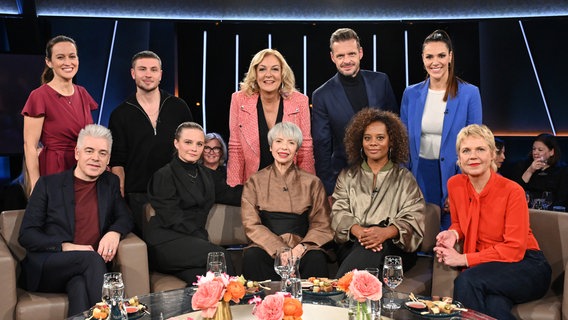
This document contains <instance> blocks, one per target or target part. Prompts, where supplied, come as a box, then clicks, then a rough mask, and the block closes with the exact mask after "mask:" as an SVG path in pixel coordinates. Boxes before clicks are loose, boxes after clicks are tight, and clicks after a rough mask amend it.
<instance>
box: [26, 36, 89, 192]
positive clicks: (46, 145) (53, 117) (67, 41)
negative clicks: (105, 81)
mask: <svg viewBox="0 0 568 320" xmlns="http://www.w3.org/2000/svg"><path fill="white" fill-rule="evenodd" d="M45 54H46V55H45V69H44V71H43V74H42V76H41V82H42V85H41V86H40V87H39V88H37V89H35V90H34V91H32V93H31V94H30V96H29V97H28V101H27V102H26V105H25V106H24V109H23V110H22V115H23V116H24V155H25V159H26V167H27V170H28V174H29V178H30V183H31V190H33V188H34V186H35V184H36V182H37V180H38V179H39V177H40V175H41V176H44V175H49V174H54V173H59V172H62V171H65V170H67V169H70V168H72V167H73V166H74V165H75V164H76V160H75V152H74V151H75V145H76V141H77V136H78V134H79V131H80V130H81V129H82V128H84V127H85V126H86V125H88V124H92V123H93V118H92V116H91V110H95V109H97V107H98V105H97V103H96V102H95V100H93V98H92V97H91V96H90V95H89V93H88V92H87V90H85V88H83V87H81V86H78V85H75V84H73V78H74V77H75V75H76V74H77V70H78V69H79V56H78V55H77V45H76V44H75V41H74V40H73V39H71V38H69V37H66V36H57V37H55V38H53V39H51V40H49V41H48V42H47V45H46V48H45ZM40 141H41V143H42V144H43V150H42V152H41V153H40V154H39V156H38V152H37V147H38V144H39V142H40Z"/></svg>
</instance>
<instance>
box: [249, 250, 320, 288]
mask: <svg viewBox="0 0 568 320" xmlns="http://www.w3.org/2000/svg"><path fill="white" fill-rule="evenodd" d="M243 274H244V276H245V278H246V279H250V280H254V281H262V280H268V279H271V280H280V276H279V275H278V274H277V273H276V271H274V258H272V257H271V256H269V255H268V253H266V251H264V250H263V249H261V248H258V247H251V248H247V249H245V251H244V256H243ZM300 275H301V277H302V278H309V277H329V272H328V268H327V256H326V254H325V253H324V252H323V251H321V250H310V251H308V252H306V253H305V254H304V256H303V257H302V259H300Z"/></svg>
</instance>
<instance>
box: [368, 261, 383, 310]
mask: <svg viewBox="0 0 568 320" xmlns="http://www.w3.org/2000/svg"><path fill="white" fill-rule="evenodd" d="M365 271H367V272H369V273H370V274H372V275H373V276H375V278H377V279H380V277H381V271H380V269H379V268H365ZM369 309H370V311H371V319H373V320H375V319H376V320H380V319H381V300H380V299H379V300H377V301H370V305H369Z"/></svg>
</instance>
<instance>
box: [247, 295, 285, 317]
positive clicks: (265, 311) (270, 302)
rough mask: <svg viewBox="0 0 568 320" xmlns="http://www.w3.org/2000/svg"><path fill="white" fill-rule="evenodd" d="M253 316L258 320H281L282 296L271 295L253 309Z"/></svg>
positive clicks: (282, 313)
mask: <svg viewBox="0 0 568 320" xmlns="http://www.w3.org/2000/svg"><path fill="white" fill-rule="evenodd" d="M253 315H254V316H255V317H256V318H257V319H258V320H282V318H283V317H284V296H283V295H279V294H271V295H269V296H266V298H264V301H262V303H260V304H257V305H256V307H255V308H254V311H253Z"/></svg>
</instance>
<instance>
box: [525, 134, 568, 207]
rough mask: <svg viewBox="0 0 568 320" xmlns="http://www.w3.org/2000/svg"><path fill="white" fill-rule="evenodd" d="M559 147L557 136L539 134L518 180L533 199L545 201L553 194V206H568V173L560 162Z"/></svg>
mask: <svg viewBox="0 0 568 320" xmlns="http://www.w3.org/2000/svg"><path fill="white" fill-rule="evenodd" d="M561 158H562V155H561V152H560V145H559V144H558V141H557V140H556V137H555V136H553V135H551V134H548V133H541V134H539V135H538V136H537V137H536V139H535V140H534V142H533V145H532V152H531V153H530V154H529V159H527V160H526V161H523V162H521V163H520V164H519V166H518V168H517V173H516V175H515V180H516V181H517V182H518V183H519V184H520V185H521V186H522V187H523V188H524V189H525V191H528V192H529V194H530V197H531V199H536V198H544V196H543V192H545V191H548V192H552V199H547V200H552V205H553V206H554V205H558V206H564V207H566V205H567V204H568V203H567V202H566V201H567V200H568V171H567V168H566V166H565V165H564V164H563V163H561V161H560V159H561Z"/></svg>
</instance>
